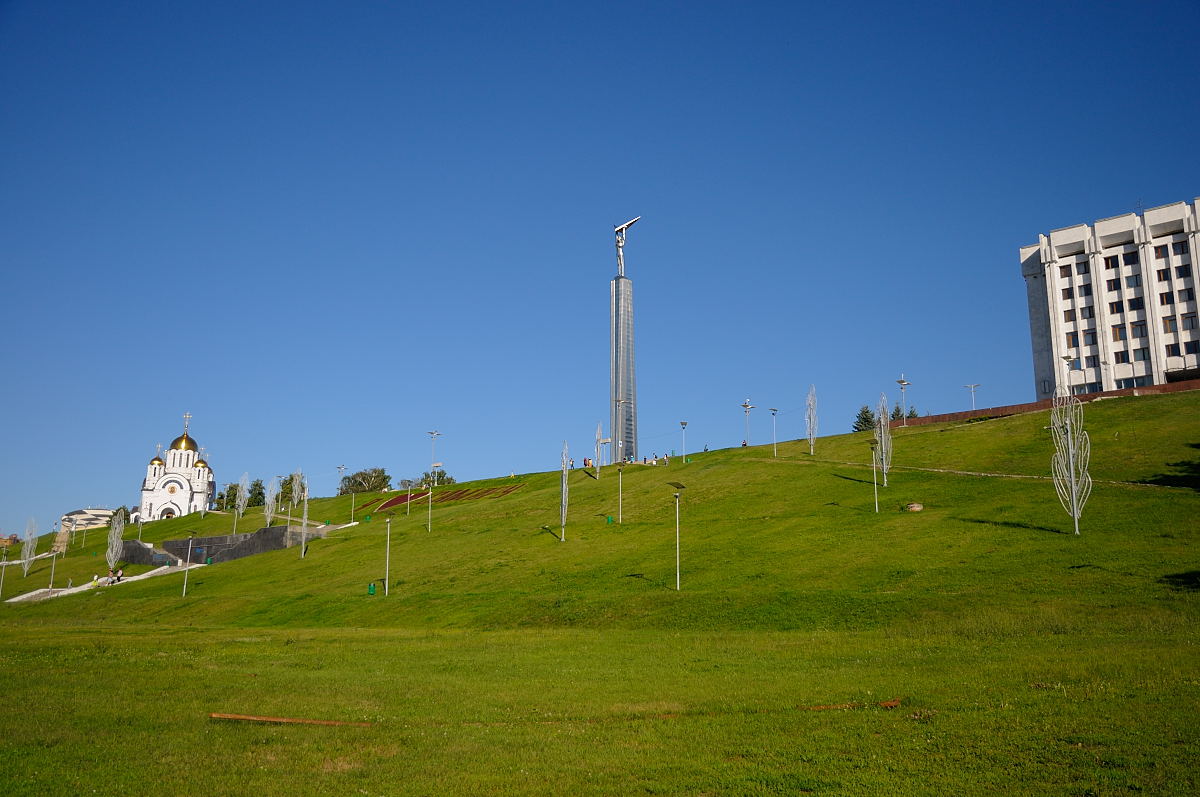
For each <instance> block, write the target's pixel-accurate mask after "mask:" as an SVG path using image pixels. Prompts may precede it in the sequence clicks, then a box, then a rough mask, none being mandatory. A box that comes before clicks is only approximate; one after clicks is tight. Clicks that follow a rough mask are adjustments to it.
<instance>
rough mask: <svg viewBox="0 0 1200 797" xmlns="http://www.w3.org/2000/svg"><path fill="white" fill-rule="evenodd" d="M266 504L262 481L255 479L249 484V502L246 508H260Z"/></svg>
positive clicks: (264, 486)
mask: <svg viewBox="0 0 1200 797" xmlns="http://www.w3.org/2000/svg"><path fill="white" fill-rule="evenodd" d="M266 502H267V486H266V485H265V484H263V480H262V479H255V480H254V481H252V482H250V500H249V501H247V502H246V506H262V505H263V504H265V503H266Z"/></svg>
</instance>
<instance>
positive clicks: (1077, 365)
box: [1067, 357, 1083, 371]
mask: <svg viewBox="0 0 1200 797" xmlns="http://www.w3.org/2000/svg"><path fill="white" fill-rule="evenodd" d="M1067 369H1068V370H1070V371H1082V370H1083V362H1082V361H1081V360H1080V359H1079V358H1078V357H1076V358H1075V359H1074V360H1071V361H1069V362H1068V363H1067Z"/></svg>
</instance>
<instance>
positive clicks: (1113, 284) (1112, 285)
mask: <svg viewBox="0 0 1200 797" xmlns="http://www.w3.org/2000/svg"><path fill="white" fill-rule="evenodd" d="M1104 287H1106V288H1108V289H1109V290H1110V291H1119V290H1121V280H1119V279H1115V280H1109V281H1108V282H1106V283H1104Z"/></svg>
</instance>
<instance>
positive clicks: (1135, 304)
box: [1129, 296, 1146, 310]
mask: <svg viewBox="0 0 1200 797" xmlns="http://www.w3.org/2000/svg"><path fill="white" fill-rule="evenodd" d="M1145 306H1146V302H1145V301H1144V300H1143V299H1142V297H1141V296H1134V297H1133V298H1132V299H1130V300H1129V309H1130V310H1141V309H1142V308H1144V307H1145Z"/></svg>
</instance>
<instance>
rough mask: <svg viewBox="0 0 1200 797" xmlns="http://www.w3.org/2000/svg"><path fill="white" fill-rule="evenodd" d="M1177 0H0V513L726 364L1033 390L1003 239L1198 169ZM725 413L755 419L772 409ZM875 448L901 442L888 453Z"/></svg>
mask: <svg viewBox="0 0 1200 797" xmlns="http://www.w3.org/2000/svg"><path fill="white" fill-rule="evenodd" d="M1198 23H1200V6H1198V5H1197V4H1196V3H1195V2H1178V3H1171V2H1148V3H1140V2H1139V3H1105V4H1090V3H1054V2H1049V3H1047V2H1039V3H932V4H922V3H917V4H891V3H887V4H884V3H859V4H847V5H845V6H844V7H843V6H837V5H836V4H802V3H789V4H783V3H741V4H738V3H699V2H689V3H594V4H576V3H533V2H530V3H522V2H517V3H496V4H476V3H438V4H407V3H383V2H355V3H334V2H303V0H300V1H297V0H289V2H278V3H272V2H258V3H240V2H239V3H226V2H204V3H190V4H189V3H182V2H181V3H155V2H112V3H102V4H97V3H86V2H33V1H32V0H30V1H21V0H9V2H3V3H0V109H3V110H2V111H0V152H3V160H2V167H0V168H2V171H0V259H2V263H0V266H2V267H0V297H3V311H4V312H3V324H4V333H5V334H4V335H3V342H2V344H0V346H2V349H0V351H2V352H3V354H2V360H0V368H2V372H3V374H4V375H5V377H6V380H5V389H4V390H3V391H0V419H2V425H0V531H2V532H3V533H9V532H14V531H15V532H18V533H19V532H20V531H22V530H23V529H24V526H25V522H26V520H27V519H28V518H30V517H34V518H36V519H37V521H38V524H39V526H40V528H41V529H42V530H43V531H45V530H49V528H50V525H51V523H52V522H53V521H54V520H55V519H56V518H57V517H58V516H59V515H60V514H61V513H63V512H65V511H68V510H71V509H75V508H79V507H83V506H103V505H107V506H115V505H117V504H133V503H136V501H137V499H138V489H139V486H140V479H141V478H142V476H143V475H144V468H145V465H146V463H147V462H148V461H149V459H150V457H151V456H153V454H154V450H155V448H154V445H155V443H164V444H165V443H168V442H169V441H170V440H171V438H173V437H174V436H176V435H177V434H178V433H179V430H180V425H181V420H180V416H181V415H182V414H183V413H184V412H185V411H188V412H191V413H192V415H193V416H194V417H193V421H192V431H193V433H194V436H195V437H196V438H197V439H198V440H199V442H200V443H201V445H204V446H206V447H207V449H208V452H209V460H210V462H211V463H212V465H213V467H214V469H215V470H216V473H217V477H218V479H219V481H221V482H222V483H223V482H227V481H236V480H237V478H238V477H239V476H240V475H241V474H242V472H244V471H245V472H249V473H250V475H251V477H252V478H253V477H264V478H269V477H270V476H272V475H275V474H281V473H287V472H289V471H292V470H294V469H296V468H302V469H304V470H305V471H306V472H308V473H309V474H311V478H312V483H313V486H314V490H315V491H316V492H317V493H320V494H329V493H331V492H332V491H333V490H334V487H335V483H336V479H337V472H336V467H335V466H336V465H338V464H345V465H347V466H348V467H349V468H350V469H351V470H357V469H360V468H365V467H385V468H386V469H387V470H388V472H389V473H391V474H392V475H393V476H395V477H400V476H409V475H416V474H419V473H420V472H421V471H422V470H424V469H426V468H427V466H428V462H429V458H430V450H429V441H428V437H427V435H426V434H425V433H426V431H428V430H430V429H438V430H440V431H442V432H443V433H444V435H445V436H444V437H442V438H441V440H440V441H439V448H438V459H439V460H442V461H444V462H445V467H446V469H447V470H448V471H449V472H450V473H451V474H452V475H455V476H457V477H459V478H475V477H484V476H491V475H498V474H507V473H509V472H510V471H514V470H515V471H517V472H524V471H532V470H546V469H551V468H553V467H555V466H556V464H557V459H558V454H559V451H560V449H561V445H562V441H563V440H564V439H565V440H567V441H568V442H569V444H570V446H571V451H572V454H573V455H574V456H575V457H576V458H577V459H582V457H583V456H585V455H587V454H589V453H590V450H591V448H592V439H593V437H594V434H595V428H596V424H597V422H599V421H601V420H604V421H605V425H606V426H607V402H608V281H609V279H611V277H612V275H613V274H614V273H615V259H614V252H613V245H612V225H614V224H617V223H621V222H623V221H625V220H627V219H629V218H632V217H633V216H638V215H640V216H642V217H643V220H642V221H641V222H640V223H639V224H638V225H637V226H636V227H634V228H633V229H632V230H631V231H630V234H629V240H628V246H627V249H626V261H627V267H628V274H629V276H630V277H631V278H632V279H633V281H634V301H635V314H636V321H635V323H636V334H637V367H638V390H639V405H640V415H639V421H640V431H641V446H642V448H643V449H644V451H645V452H646V453H651V452H655V451H657V452H659V453H662V452H664V451H667V450H669V449H671V448H677V447H678V446H679V444H680V440H679V421H681V420H687V421H688V422H689V426H688V438H687V439H688V445H689V447H694V448H699V447H701V446H704V445H706V444H707V445H709V446H711V447H714V448H715V447H724V446H731V445H737V444H738V443H739V442H740V440H741V438H742V429H743V426H742V421H743V416H742V411H741V409H740V408H739V407H738V404H739V403H740V402H742V400H744V399H745V398H747V397H749V398H750V399H751V400H752V401H753V402H754V403H755V404H756V405H758V406H759V407H761V408H766V407H770V406H774V407H778V408H780V409H781V410H782V411H781V413H780V415H779V418H778V424H779V437H780V439H792V438H796V437H800V436H802V435H803V434H804V423H803V408H804V397H805V394H806V392H807V390H808V386H809V385H810V384H815V385H816V386H817V392H818V396H819V402H820V424H821V432H822V433H826V434H833V433H838V432H843V431H847V430H848V428H849V425H850V422H851V420H852V419H853V416H854V413H855V411H856V410H857V408H858V407H859V406H861V405H862V404H865V403H874V402H875V401H876V400H877V399H878V396H879V393H880V391H887V392H888V393H889V395H891V396H892V397H893V398H898V396H896V385H895V380H896V379H897V378H898V377H899V375H900V374H901V372H903V373H904V374H905V375H906V376H907V377H908V379H910V380H911V381H912V383H913V386H912V388H911V389H910V391H909V398H910V401H911V402H912V403H913V404H915V405H916V407H917V408H918V409H919V410H920V411H921V412H923V413H924V412H932V413H936V412H946V411H953V410H959V409H964V408H966V407H968V406H969V401H970V398H969V394H968V393H967V391H966V390H965V389H964V388H963V387H962V386H963V385H964V384H966V383H970V382H978V383H980V384H981V385H982V387H981V388H980V389H979V393H978V401H979V404H980V406H988V405H997V404H1007V403H1015V402H1020V401H1027V400H1031V399H1032V398H1033V378H1032V369H1031V356H1030V348H1029V334H1028V322H1027V311H1026V306H1025V298H1024V285H1023V281H1022V279H1021V276H1020V269H1019V266H1018V262H1017V249H1018V247H1020V246H1022V245H1025V244H1028V243H1032V242H1034V241H1036V239H1037V235H1038V233H1039V232H1046V231H1049V230H1050V229H1053V228H1056V227H1063V226H1068V225H1071V224H1076V223H1080V222H1088V221H1092V220H1095V219H1097V218H1103V217H1107V216H1113V215H1117V214H1121V213H1125V212H1128V211H1130V210H1134V209H1136V208H1137V207H1139V206H1142V207H1152V206H1155V205H1160V204H1167V203H1171V202H1176V201H1179V200H1187V199H1191V198H1193V197H1195V196H1197V195H1198V194H1200V179H1198V178H1200V165H1198V163H1200V161H1198V160H1197V158H1196V157H1195V149H1196V140H1197V130H1200V104H1198V103H1197V100H1196V82H1195V81H1196V51H1195V30H1196V29H1197V24H1198ZM770 435H771V422H770V415H769V414H768V413H767V412H765V411H763V410H756V411H755V413H754V414H753V415H752V430H751V442H752V443H761V442H769V440H770ZM896 458H897V461H899V460H900V459H901V458H902V453H901V452H897V454H896Z"/></svg>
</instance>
